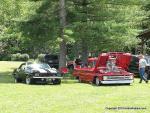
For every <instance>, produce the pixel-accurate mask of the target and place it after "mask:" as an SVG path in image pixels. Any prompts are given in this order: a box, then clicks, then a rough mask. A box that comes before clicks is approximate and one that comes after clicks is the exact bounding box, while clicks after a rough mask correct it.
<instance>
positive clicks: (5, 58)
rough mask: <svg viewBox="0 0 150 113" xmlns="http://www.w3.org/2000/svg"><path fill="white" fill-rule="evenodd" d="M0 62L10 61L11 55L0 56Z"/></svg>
mask: <svg viewBox="0 0 150 113" xmlns="http://www.w3.org/2000/svg"><path fill="white" fill-rule="evenodd" d="M0 60H1V61H10V60H11V55H0Z"/></svg>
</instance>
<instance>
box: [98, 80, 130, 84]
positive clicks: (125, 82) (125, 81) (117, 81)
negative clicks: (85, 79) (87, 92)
mask: <svg viewBox="0 0 150 113" xmlns="http://www.w3.org/2000/svg"><path fill="white" fill-rule="evenodd" d="M101 83H102V84H130V83H133V80H116V81H111V80H110V81H107V80H105V81H101Z"/></svg>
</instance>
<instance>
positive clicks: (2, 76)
mask: <svg viewBox="0 0 150 113" xmlns="http://www.w3.org/2000/svg"><path fill="white" fill-rule="evenodd" d="M0 83H14V80H13V77H12V72H1V73H0Z"/></svg>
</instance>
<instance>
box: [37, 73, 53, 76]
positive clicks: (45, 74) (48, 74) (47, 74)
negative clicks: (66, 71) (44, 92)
mask: <svg viewBox="0 0 150 113" xmlns="http://www.w3.org/2000/svg"><path fill="white" fill-rule="evenodd" d="M39 76H42V77H48V76H54V75H53V74H51V73H40V74H39Z"/></svg>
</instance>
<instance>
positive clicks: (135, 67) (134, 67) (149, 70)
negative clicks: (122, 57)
mask: <svg viewBox="0 0 150 113" xmlns="http://www.w3.org/2000/svg"><path fill="white" fill-rule="evenodd" d="M144 58H145V60H146V61H147V64H148V65H147V66H146V69H145V72H146V73H145V76H146V77H147V78H148V79H150V56H148V55H145V56H144ZM128 68H129V70H128V71H129V72H131V73H134V74H136V75H139V58H138V55H132V58H131V62H130V65H129V67H128Z"/></svg>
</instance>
